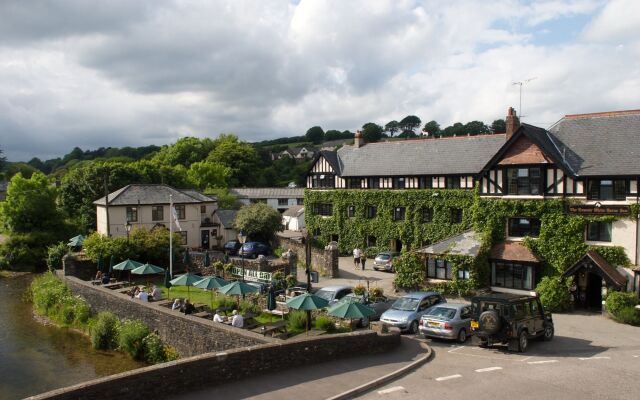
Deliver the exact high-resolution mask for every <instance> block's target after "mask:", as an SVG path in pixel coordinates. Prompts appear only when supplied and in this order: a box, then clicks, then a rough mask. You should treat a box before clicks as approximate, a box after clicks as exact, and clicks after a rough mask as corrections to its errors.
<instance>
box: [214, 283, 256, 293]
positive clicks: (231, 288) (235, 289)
mask: <svg viewBox="0 0 640 400" xmlns="http://www.w3.org/2000/svg"><path fill="white" fill-rule="evenodd" d="M219 291H220V293H222V294H226V295H234V296H244V295H245V294H249V293H255V292H257V291H258V288H257V287H255V286H251V285H247V284H246V283H244V282H241V281H235V282H231V283H230V284H228V285H226V286H223V287H221V288H220V289H219Z"/></svg>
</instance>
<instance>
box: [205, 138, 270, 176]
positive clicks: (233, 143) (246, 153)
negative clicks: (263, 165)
mask: <svg viewBox="0 0 640 400" xmlns="http://www.w3.org/2000/svg"><path fill="white" fill-rule="evenodd" d="M207 161H209V162H214V163H220V164H222V165H224V166H226V167H228V168H229V169H230V170H231V176H230V178H229V183H230V184H231V185H233V186H253V185H254V184H255V183H256V181H257V178H258V176H259V174H258V173H257V168H258V166H259V165H260V159H259V157H258V152H257V151H256V148H255V147H253V146H252V145H251V144H249V143H246V142H241V141H240V140H239V139H238V137H237V136H235V135H220V136H219V137H218V138H217V139H216V140H214V149H213V150H212V151H211V153H209V156H208V157H207Z"/></svg>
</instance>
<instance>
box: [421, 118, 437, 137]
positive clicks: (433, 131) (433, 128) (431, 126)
mask: <svg viewBox="0 0 640 400" xmlns="http://www.w3.org/2000/svg"><path fill="white" fill-rule="evenodd" d="M422 131H423V132H425V133H426V134H427V135H429V136H438V135H439V134H440V124H438V123H437V122H436V121H433V120H432V121H429V122H427V123H426V124H424V128H422Z"/></svg>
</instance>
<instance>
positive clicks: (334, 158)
mask: <svg viewBox="0 0 640 400" xmlns="http://www.w3.org/2000/svg"><path fill="white" fill-rule="evenodd" d="M320 156H322V157H324V158H325V160H327V162H328V163H329V165H331V168H333V170H334V171H335V172H336V174H338V175H340V171H341V168H340V160H339V159H338V152H337V151H331V150H321V151H320V153H318V155H317V156H316V157H318V158H319V157H320ZM316 160H317V158H316ZM313 164H315V162H314V163H312V164H311V168H313Z"/></svg>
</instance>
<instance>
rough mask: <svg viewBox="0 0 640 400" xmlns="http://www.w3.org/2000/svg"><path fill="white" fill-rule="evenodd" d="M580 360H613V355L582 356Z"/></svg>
mask: <svg viewBox="0 0 640 400" xmlns="http://www.w3.org/2000/svg"><path fill="white" fill-rule="evenodd" d="M578 360H581V361H585V360H611V357H580V358H578Z"/></svg>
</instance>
